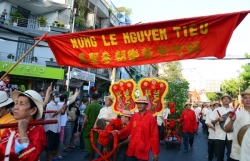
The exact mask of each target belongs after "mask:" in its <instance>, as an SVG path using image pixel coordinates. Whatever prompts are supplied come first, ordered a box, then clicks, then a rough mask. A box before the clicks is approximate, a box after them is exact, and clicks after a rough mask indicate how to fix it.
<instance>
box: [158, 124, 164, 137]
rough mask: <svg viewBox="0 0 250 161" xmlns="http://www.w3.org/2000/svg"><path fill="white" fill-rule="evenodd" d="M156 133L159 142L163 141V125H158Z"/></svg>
mask: <svg viewBox="0 0 250 161" xmlns="http://www.w3.org/2000/svg"><path fill="white" fill-rule="evenodd" d="M158 132H159V140H160V141H162V140H164V126H163V123H162V124H161V126H159V125H158Z"/></svg>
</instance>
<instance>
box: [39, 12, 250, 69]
mask: <svg viewBox="0 0 250 161" xmlns="http://www.w3.org/2000/svg"><path fill="white" fill-rule="evenodd" d="M249 12H250V11H242V12H235V13H228V14H218V15H211V16H203V17H194V18H186V19H177V20H170V21H160V22H154V23H145V24H138V25H130V26H122V27H113V28H106V29H99V30H90V31H83V32H76V33H70V34H64V35H53V36H47V37H45V38H44V40H46V41H47V42H48V44H49V47H50V48H51V50H52V52H53V53H54V55H55V57H56V60H57V64H58V65H64V66H74V67H82V68H83V67H87V68H113V67H125V66H133V65H142V64H156V63H159V62H168V61H176V60H182V59H192V58H200V57H208V56H214V57H217V58H223V57H224V56H225V52H226V48H227V45H228V43H229V40H230V38H231V36H232V33H233V31H234V29H235V28H236V27H237V26H238V25H239V24H240V23H241V21H242V20H243V19H244V18H245V17H246V15H247V14H248V13H249Z"/></svg>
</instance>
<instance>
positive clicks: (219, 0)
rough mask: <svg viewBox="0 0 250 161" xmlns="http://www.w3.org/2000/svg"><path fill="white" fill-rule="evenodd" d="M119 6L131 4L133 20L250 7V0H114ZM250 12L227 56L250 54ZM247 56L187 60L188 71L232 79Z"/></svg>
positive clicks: (207, 76)
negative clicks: (235, 58) (226, 58)
mask: <svg viewBox="0 0 250 161" xmlns="http://www.w3.org/2000/svg"><path fill="white" fill-rule="evenodd" d="M112 2H113V4H114V5H115V6H116V7H121V6H124V7H127V8H131V9H132V11H133V14H132V15H131V16H130V18H131V20H132V22H133V24H135V23H138V22H142V23H147V22H155V21H164V20H172V19H178V18H188V17H197V16H206V15H213V14H220V13H230V12H237V11H245V10H250V0H112ZM249 40H250V14H248V16H247V17H246V18H245V19H244V20H243V21H242V22H241V24H240V25H239V26H238V27H237V28H236V29H235V31H234V33H233V35H232V37H231V40H230V42H229V44H228V47H227V51H226V57H233V56H238V57H244V54H245V53H249V54H250V44H249V43H250V41H249ZM246 62H248V61H247V60H230V61H229V60H213V61H212V60H184V61H181V63H182V66H183V69H184V72H185V71H187V72H189V71H191V70H192V72H196V73H202V74H203V75H204V76H205V77H206V78H209V77H210V78H211V77H220V79H230V78H234V77H237V76H238V74H239V73H238V72H237V71H238V70H241V66H242V65H243V64H245V63H246Z"/></svg>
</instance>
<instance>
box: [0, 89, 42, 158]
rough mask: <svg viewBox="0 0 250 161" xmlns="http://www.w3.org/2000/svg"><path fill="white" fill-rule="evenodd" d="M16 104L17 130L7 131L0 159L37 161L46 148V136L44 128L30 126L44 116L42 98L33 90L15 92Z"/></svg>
mask: <svg viewBox="0 0 250 161" xmlns="http://www.w3.org/2000/svg"><path fill="white" fill-rule="evenodd" d="M11 98H12V100H13V101H14V102H15V106H14V108H13V114H14V116H13V117H14V118H15V119H16V121H17V122H18V127H17V128H9V129H6V130H5V131H4V133H3V135H2V141H0V158H1V159H2V160H3V158H5V160H13V161H14V160H15V161H16V160H19V161H24V160H25V161H37V160H38V159H39V156H40V154H41V153H42V152H43V150H44V148H45V146H46V135H45V132H44V129H43V127H42V126H29V125H28V124H29V122H31V121H32V122H35V120H39V119H40V118H41V117H42V114H43V105H42V102H43V100H42V97H41V96H40V95H39V94H38V93H37V92H36V91H33V90H27V91H25V92H19V91H15V92H13V93H12V94H11Z"/></svg>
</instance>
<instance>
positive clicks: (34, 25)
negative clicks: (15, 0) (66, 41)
mask: <svg viewBox="0 0 250 161" xmlns="http://www.w3.org/2000/svg"><path fill="white" fill-rule="evenodd" d="M53 25H54V26H53ZM63 26H64V24H63V25H60V26H59V27H57V24H56V23H48V22H45V23H41V22H38V21H37V20H36V19H34V18H33V19H27V18H20V17H11V16H7V18H6V19H5V20H2V19H1V20H0V27H2V28H4V29H6V30H10V31H13V32H22V33H26V34H29V35H30V36H33V35H34V37H37V36H41V35H43V34H44V33H45V32H46V31H53V32H50V34H56V33H68V31H69V30H68V29H66V28H65V27H63Z"/></svg>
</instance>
